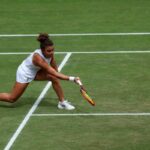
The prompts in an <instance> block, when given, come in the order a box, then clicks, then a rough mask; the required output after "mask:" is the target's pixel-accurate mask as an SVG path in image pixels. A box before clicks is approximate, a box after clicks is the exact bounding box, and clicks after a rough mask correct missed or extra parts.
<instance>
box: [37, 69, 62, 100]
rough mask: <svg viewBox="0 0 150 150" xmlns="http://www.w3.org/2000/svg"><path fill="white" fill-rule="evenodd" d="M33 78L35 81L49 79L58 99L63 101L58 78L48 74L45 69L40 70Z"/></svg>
mask: <svg viewBox="0 0 150 150" xmlns="http://www.w3.org/2000/svg"><path fill="white" fill-rule="evenodd" d="M35 80H37V81H42V80H49V81H51V82H52V86H53V89H54V90H55V92H56V94H57V96H58V98H59V101H63V100H64V93H63V90H62V87H61V85H60V82H59V79H58V78H56V77H54V76H52V75H50V74H47V73H46V72H45V71H43V70H40V71H39V72H38V73H37V75H36V77H35Z"/></svg>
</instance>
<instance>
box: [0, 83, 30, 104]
mask: <svg viewBox="0 0 150 150" xmlns="http://www.w3.org/2000/svg"><path fill="white" fill-rule="evenodd" d="M28 85H29V83H19V82H16V83H15V85H14V87H13V89H12V91H11V92H10V93H0V101H5V102H10V103H14V102H16V101H17V100H18V98H19V97H20V96H21V95H22V94H23V92H24V91H25V89H26V88H27V86H28Z"/></svg>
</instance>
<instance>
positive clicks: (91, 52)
mask: <svg viewBox="0 0 150 150" xmlns="http://www.w3.org/2000/svg"><path fill="white" fill-rule="evenodd" d="M67 53H72V54H130V53H131V54H132V53H133V54H134V53H150V50H143V51H142V50H138V51H128V50H127V51H89V52H86V51H82V52H78V51H76V52H75V51H74V52H68V51H66V52H55V54H67ZM26 54H31V52H7V53H6V52H0V55H26Z"/></svg>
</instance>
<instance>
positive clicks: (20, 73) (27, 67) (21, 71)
mask: <svg viewBox="0 0 150 150" xmlns="http://www.w3.org/2000/svg"><path fill="white" fill-rule="evenodd" d="M35 53H37V54H39V55H40V56H41V57H42V58H43V59H44V60H45V61H46V62H47V63H48V64H50V62H51V58H46V57H45V56H44V55H43V54H42V51H41V49H36V50H35V51H34V52H33V53H31V54H30V55H29V56H28V57H27V58H26V59H25V60H24V61H23V62H22V63H21V64H20V65H19V67H18V69H17V73H16V81H17V82H19V83H29V82H31V81H32V80H34V78H35V76H36V74H37V72H38V71H39V70H40V69H41V68H40V67H38V66H35V65H34V64H33V62H32V60H33V55H34V54H35Z"/></svg>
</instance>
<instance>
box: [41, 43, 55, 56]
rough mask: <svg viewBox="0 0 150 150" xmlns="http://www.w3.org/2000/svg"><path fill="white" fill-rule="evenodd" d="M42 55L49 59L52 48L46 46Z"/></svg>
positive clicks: (52, 51)
mask: <svg viewBox="0 0 150 150" xmlns="http://www.w3.org/2000/svg"><path fill="white" fill-rule="evenodd" d="M43 53H44V56H45V57H47V58H49V57H51V56H52V55H53V53H54V46H47V47H46V48H45V50H44V51H43Z"/></svg>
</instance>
